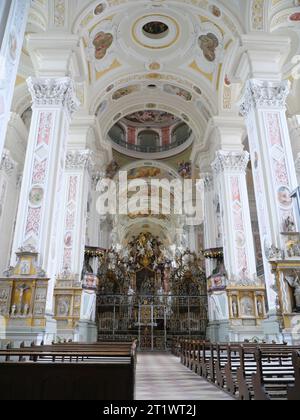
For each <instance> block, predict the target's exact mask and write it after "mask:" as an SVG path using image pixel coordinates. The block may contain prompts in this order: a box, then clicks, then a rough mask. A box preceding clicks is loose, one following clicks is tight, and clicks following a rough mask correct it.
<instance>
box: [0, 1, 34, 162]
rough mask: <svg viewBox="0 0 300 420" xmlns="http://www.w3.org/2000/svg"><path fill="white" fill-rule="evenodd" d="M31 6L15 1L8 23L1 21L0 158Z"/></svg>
mask: <svg viewBox="0 0 300 420" xmlns="http://www.w3.org/2000/svg"><path fill="white" fill-rule="evenodd" d="M1 3H2V7H3V10H2V19H3V18H4V20H5V17H6V15H7V11H6V10H5V1H4V0H1ZM3 3H4V4H3ZM7 3H8V2H7ZM29 6H30V0H13V1H12V2H11V6H10V10H9V13H8V17H7V20H6V22H5V21H4V22H3V21H2V20H1V29H2V32H3V33H2V34H0V47H1V51H0V156H1V155H2V150H3V147H4V142H5V135H6V130H7V124H8V121H9V115H10V109H11V102H12V98H13V94H14V86H15V82H16V77H17V71H18V66H19V61H20V56H21V51H22V46H23V40H24V33H25V28H26V23H27V16H28V11H29ZM4 28H5V29H4ZM3 29H4V30H3ZM2 35H3V41H2V45H1V36H2Z"/></svg>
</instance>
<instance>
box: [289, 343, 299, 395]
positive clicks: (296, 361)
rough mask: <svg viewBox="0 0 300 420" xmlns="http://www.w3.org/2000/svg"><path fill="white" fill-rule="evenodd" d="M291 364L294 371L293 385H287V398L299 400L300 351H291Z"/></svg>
mask: <svg viewBox="0 0 300 420" xmlns="http://www.w3.org/2000/svg"><path fill="white" fill-rule="evenodd" d="M292 361H293V366H294V371H295V384H294V386H290V385H289V386H288V390H287V398H288V400H289V401H299V400H300V351H294V352H293V357H292Z"/></svg>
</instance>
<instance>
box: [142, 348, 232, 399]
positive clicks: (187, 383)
mask: <svg viewBox="0 0 300 420" xmlns="http://www.w3.org/2000/svg"><path fill="white" fill-rule="evenodd" d="M136 399H137V400H139V401H140V400H146V401H149V400H150V401H151V400H154V401H161V400H184V401H188V400H232V398H230V396H229V395H227V394H226V393H224V392H222V391H220V390H218V388H216V387H214V386H213V385H211V384H209V383H208V382H206V381H205V380H204V379H202V378H201V377H200V376H198V375H196V374H195V373H193V372H192V371H190V370H189V369H187V368H186V367H185V366H183V365H182V364H181V363H180V361H179V359H178V358H176V357H174V356H172V355H171V354H168V353H140V354H139V355H138V364H137V386H136Z"/></svg>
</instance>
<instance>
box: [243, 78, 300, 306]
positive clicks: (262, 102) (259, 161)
mask: <svg viewBox="0 0 300 420" xmlns="http://www.w3.org/2000/svg"><path fill="white" fill-rule="evenodd" d="M288 93H289V87H288V82H280V81H272V82H269V81H261V80H257V79H252V80H249V81H248V82H247V84H246V89H245V93H244V100H243V101H244V102H243V104H242V105H241V112H242V114H243V115H244V116H245V117H246V122H247V129H248V137H249V146H250V151H251V160H252V167H253V178H254V186H255V195H256V203H257V207H258V219H259V228H260V237H261V244H262V248H263V256H264V269H265V278H266V286H267V293H268V302H269V309H270V311H271V312H272V313H275V312H276V298H277V295H276V292H275V291H274V282H275V280H274V276H273V275H272V274H271V266H270V264H269V261H268V258H269V249H270V247H271V246H273V247H275V248H277V249H278V250H282V249H283V247H284V243H283V239H282V237H281V232H282V231H283V225H284V222H285V220H286V219H287V218H288V217H290V218H291V219H293V220H295V215H294V210H293V203H292V199H291V198H290V193H291V192H292V191H293V190H294V189H295V188H296V186H297V178H296V171H295V164H294V159H293V153H292V148H291V143H290V137H289V130H288V125H287V119H286V114H285V112H286V106H285V104H286V98H287V95H288ZM279 257H280V256H279Z"/></svg>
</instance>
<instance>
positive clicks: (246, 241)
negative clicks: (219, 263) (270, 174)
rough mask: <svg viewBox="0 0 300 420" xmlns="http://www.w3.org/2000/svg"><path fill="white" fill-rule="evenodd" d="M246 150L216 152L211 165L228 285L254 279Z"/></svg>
mask: <svg viewBox="0 0 300 420" xmlns="http://www.w3.org/2000/svg"><path fill="white" fill-rule="evenodd" d="M248 163H249V153H248V152H241V151H238V152H231V151H222V150H220V151H218V152H217V154H216V160H215V161H214V162H213V164H212V167H213V169H214V171H215V174H216V182H217V183H218V189H219V196H220V203H221V214H222V221H223V248H224V262H225V268H226V271H227V275H228V280H229V282H230V283H231V284H235V285H238V284H243V285H252V284H255V282H256V279H257V274H256V262H255V252H254V242H253V235H252V229H251V217H250V208H249V198H248V191H247V182H246V169H247V166H248Z"/></svg>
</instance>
